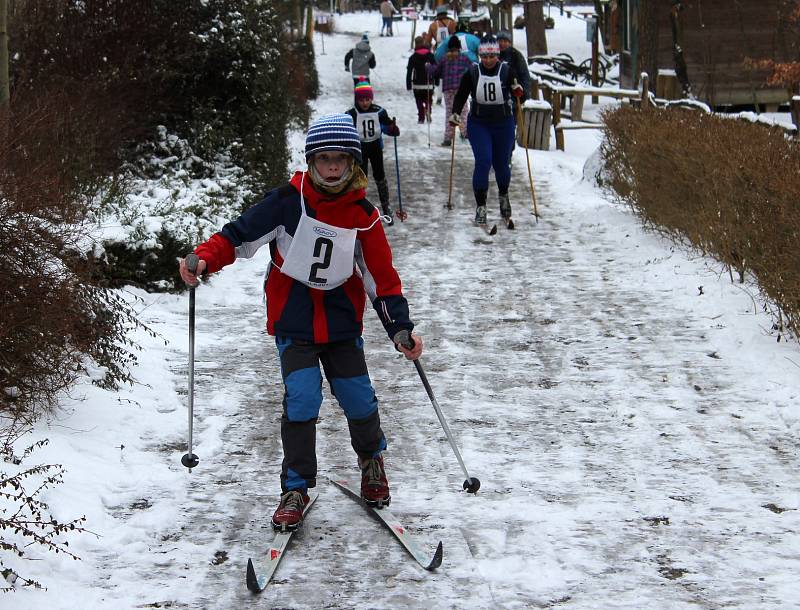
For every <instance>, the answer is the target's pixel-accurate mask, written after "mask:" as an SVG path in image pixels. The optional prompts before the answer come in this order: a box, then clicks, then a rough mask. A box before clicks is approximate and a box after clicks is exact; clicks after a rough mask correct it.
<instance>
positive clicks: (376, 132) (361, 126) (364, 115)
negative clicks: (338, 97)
mask: <svg viewBox="0 0 800 610" xmlns="http://www.w3.org/2000/svg"><path fill="white" fill-rule="evenodd" d="M356 129H358V137H359V138H360V139H361V141H362V142H374V141H375V140H377V139H379V138H380V137H381V123H380V120H379V119H378V113H377V112H358V111H356Z"/></svg>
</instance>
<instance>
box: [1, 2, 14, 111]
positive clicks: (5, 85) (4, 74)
mask: <svg viewBox="0 0 800 610" xmlns="http://www.w3.org/2000/svg"><path fill="white" fill-rule="evenodd" d="M10 98H11V91H10V88H9V80H8V1H7V0H0V108H1V107H3V106H5V105H7V104H8V102H9V99H10Z"/></svg>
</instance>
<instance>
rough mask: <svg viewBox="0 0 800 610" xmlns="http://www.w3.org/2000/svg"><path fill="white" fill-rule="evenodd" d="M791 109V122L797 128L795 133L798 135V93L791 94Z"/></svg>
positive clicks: (799, 112) (799, 116) (799, 105)
mask: <svg viewBox="0 0 800 610" xmlns="http://www.w3.org/2000/svg"><path fill="white" fill-rule="evenodd" d="M791 109H792V123H794V126H795V129H797V135H798V136H800V95H793V96H792V102H791Z"/></svg>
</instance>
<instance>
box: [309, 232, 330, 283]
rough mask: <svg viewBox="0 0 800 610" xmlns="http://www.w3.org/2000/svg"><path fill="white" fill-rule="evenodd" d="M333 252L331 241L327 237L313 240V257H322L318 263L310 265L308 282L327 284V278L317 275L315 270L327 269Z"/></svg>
mask: <svg viewBox="0 0 800 610" xmlns="http://www.w3.org/2000/svg"><path fill="white" fill-rule="evenodd" d="M332 254H333V242H332V241H331V240H330V239H328V238H327V237H318V238H317V241H315V242H314V258H320V257H321V258H322V260H321V261H319V262H318V263H314V264H312V265H311V272H310V273H309V274H308V282H309V283H310V284H327V283H328V280H327V279H325V278H324V277H317V271H322V270H323V269H327V268H328V267H329V266H330V264H331V255H332Z"/></svg>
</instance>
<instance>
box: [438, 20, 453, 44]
mask: <svg viewBox="0 0 800 610" xmlns="http://www.w3.org/2000/svg"><path fill="white" fill-rule="evenodd" d="M449 35H450V30H448V29H447V26H444V27H442V26H441V25H439V26H437V28H436V44H442V43H443V42H444V39H445V38H447V37H448V36H449Z"/></svg>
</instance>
